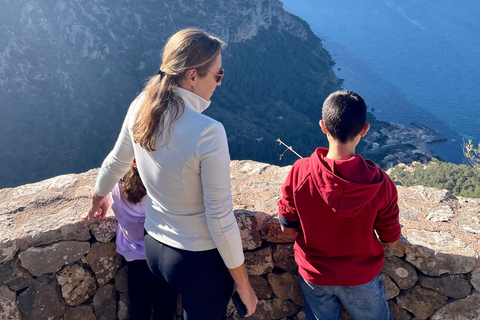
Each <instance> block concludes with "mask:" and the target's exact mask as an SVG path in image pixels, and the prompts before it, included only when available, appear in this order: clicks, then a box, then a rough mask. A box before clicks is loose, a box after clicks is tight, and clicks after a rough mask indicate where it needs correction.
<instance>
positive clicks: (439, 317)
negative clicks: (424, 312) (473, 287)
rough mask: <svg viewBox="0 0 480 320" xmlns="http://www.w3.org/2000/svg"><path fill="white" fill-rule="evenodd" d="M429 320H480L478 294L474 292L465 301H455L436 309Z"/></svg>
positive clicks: (479, 299)
mask: <svg viewBox="0 0 480 320" xmlns="http://www.w3.org/2000/svg"><path fill="white" fill-rule="evenodd" d="M430 319H431V320H444V319H448V320H478V319H480V294H479V293H478V292H474V293H472V294H471V295H469V296H468V297H467V298H465V299H461V300H457V301H454V302H452V303H449V304H446V305H445V306H443V307H441V308H440V309H438V310H437V311H436V312H435V313H434V314H433V316H432V317H431V318H430Z"/></svg>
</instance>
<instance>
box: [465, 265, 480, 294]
mask: <svg viewBox="0 0 480 320" xmlns="http://www.w3.org/2000/svg"><path fill="white" fill-rule="evenodd" d="M468 280H470V283H471V284H472V286H473V287H474V288H475V290H477V291H479V292H480V266H479V267H478V268H476V269H473V270H472V272H471V273H470V274H469V275H468Z"/></svg>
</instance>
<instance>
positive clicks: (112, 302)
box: [93, 284, 117, 320]
mask: <svg viewBox="0 0 480 320" xmlns="http://www.w3.org/2000/svg"><path fill="white" fill-rule="evenodd" d="M93 308H94V310H95V316H96V317H97V319H102V320H115V319H116V318H117V297H116V291H115V288H114V287H113V285H111V284H106V285H104V286H103V287H100V288H98V290H97V292H96V293H95V296H94V297H93Z"/></svg>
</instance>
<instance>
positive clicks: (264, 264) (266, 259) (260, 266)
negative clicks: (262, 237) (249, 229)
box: [245, 246, 274, 276]
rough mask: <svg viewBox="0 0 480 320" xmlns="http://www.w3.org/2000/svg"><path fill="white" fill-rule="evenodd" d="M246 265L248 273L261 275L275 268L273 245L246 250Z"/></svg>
mask: <svg viewBox="0 0 480 320" xmlns="http://www.w3.org/2000/svg"><path fill="white" fill-rule="evenodd" d="M245 265H246V267H247V270H248V274H250V275H254V276H260V275H262V274H265V273H268V272H270V271H272V270H273V267H274V265H273V258H272V247H271V246H267V247H263V248H260V249H257V250H254V251H247V252H245Z"/></svg>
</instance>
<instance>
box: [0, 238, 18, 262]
mask: <svg viewBox="0 0 480 320" xmlns="http://www.w3.org/2000/svg"><path fill="white" fill-rule="evenodd" d="M17 251H18V246H17V241H7V242H4V243H0V263H4V262H7V261H9V260H12V259H13V257H14V256H15V253H17Z"/></svg>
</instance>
